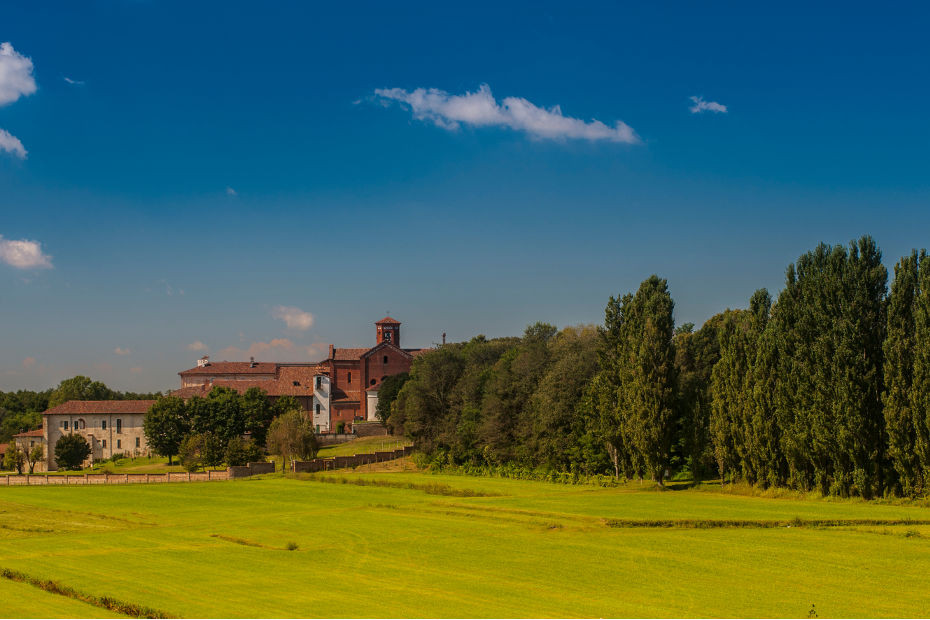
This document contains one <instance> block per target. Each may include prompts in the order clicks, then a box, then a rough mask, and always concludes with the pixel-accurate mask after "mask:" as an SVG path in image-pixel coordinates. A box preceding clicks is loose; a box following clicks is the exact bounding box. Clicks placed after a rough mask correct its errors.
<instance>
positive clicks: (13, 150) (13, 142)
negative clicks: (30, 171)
mask: <svg viewBox="0 0 930 620" xmlns="http://www.w3.org/2000/svg"><path fill="white" fill-rule="evenodd" d="M0 151H6V152H7V153H10V154H12V155H14V156H16V157H19V158H20V159H26V148H25V147H24V146H23V143H22V142H20V141H19V138H17V137H16V136H14V135H13V134H11V133H10V132H9V131H6V130H5V129H0Z"/></svg>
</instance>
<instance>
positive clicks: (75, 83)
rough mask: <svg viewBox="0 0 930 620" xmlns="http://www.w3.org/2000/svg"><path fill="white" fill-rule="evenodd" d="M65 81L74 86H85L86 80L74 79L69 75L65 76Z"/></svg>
mask: <svg viewBox="0 0 930 620" xmlns="http://www.w3.org/2000/svg"><path fill="white" fill-rule="evenodd" d="M64 79H65V82H67V83H68V84H71V85H72V86H84V80H72V79H71V78H69V77H68V76H65V78H64Z"/></svg>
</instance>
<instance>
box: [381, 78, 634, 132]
mask: <svg viewBox="0 0 930 620" xmlns="http://www.w3.org/2000/svg"><path fill="white" fill-rule="evenodd" d="M375 96H376V97H378V98H379V99H380V101H381V102H382V103H384V104H389V103H391V102H398V103H400V104H401V105H403V106H406V107H408V108H409V109H410V111H411V112H413V117H414V118H416V119H419V120H424V121H430V122H432V123H433V124H435V125H436V126H437V127H442V128H443V129H449V130H455V129H458V128H459V126H460V125H462V124H464V125H470V126H474V127H509V128H510V129H514V130H516V131H523V132H525V133H527V134H529V135H530V136H532V137H534V138H542V139H549V140H563V139H577V140H589V141H597V140H606V141H608V142H623V143H626V144H637V143H638V142H639V141H640V140H639V137H638V136H637V135H636V132H634V131H633V129H632V128H631V127H630V126H629V125H627V124H626V123H624V122H623V121H617V122H616V123H615V124H614V126H613V127H611V126H608V125H605V124H604V123H602V122H601V121H598V120H592V121H590V122H588V121H583V120H581V119H578V118H572V117H570V116H564V115H563V114H562V109H561V108H560V107H559V106H554V107H552V108H549V109H545V108H540V107H538V106H536V105H534V104H533V103H531V102H529V101H527V100H526V99H523V98H521V97H506V98H504V99H503V100H502V101H501V103H498V102H497V100H496V99H495V98H494V95H492V94H491V89H490V87H489V86H488V85H487V84H482V85H481V87H480V88H479V89H478V91H477V92H474V93H469V92H466V93H465V94H464V95H450V94H449V93H447V92H446V91H444V90H439V89H436V88H417V89H416V90H413V91H406V90H404V89H401V88H379V89H376V90H375Z"/></svg>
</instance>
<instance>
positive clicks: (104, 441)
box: [103, 439, 107, 448]
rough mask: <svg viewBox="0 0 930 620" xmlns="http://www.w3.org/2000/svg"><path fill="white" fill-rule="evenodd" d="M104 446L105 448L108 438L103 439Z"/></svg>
mask: <svg viewBox="0 0 930 620" xmlns="http://www.w3.org/2000/svg"><path fill="white" fill-rule="evenodd" d="M103 447H104V448H106V447H107V440H106V439H104V440H103Z"/></svg>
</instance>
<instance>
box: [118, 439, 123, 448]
mask: <svg viewBox="0 0 930 620" xmlns="http://www.w3.org/2000/svg"><path fill="white" fill-rule="evenodd" d="M122 447H123V440H122V439H117V440H116V449H117V450H119V449H120V448H122Z"/></svg>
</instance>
